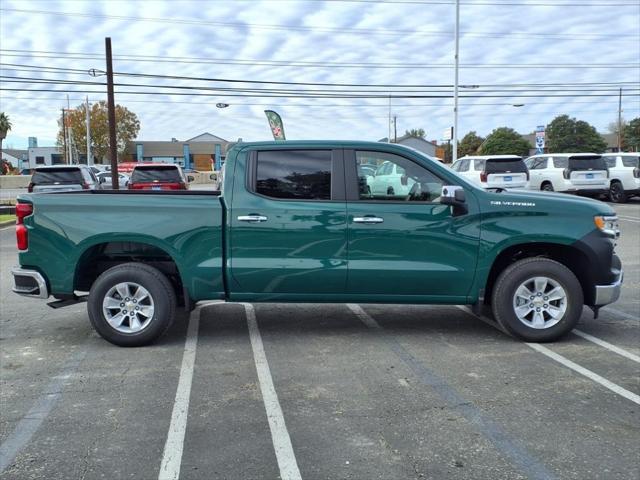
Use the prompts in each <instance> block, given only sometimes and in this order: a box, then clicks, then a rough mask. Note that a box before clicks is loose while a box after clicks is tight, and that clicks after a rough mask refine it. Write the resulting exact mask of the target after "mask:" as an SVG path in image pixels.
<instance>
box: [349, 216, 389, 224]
mask: <svg viewBox="0 0 640 480" xmlns="http://www.w3.org/2000/svg"><path fill="white" fill-rule="evenodd" d="M382 222H384V219H383V218H380V217H353V223H382Z"/></svg>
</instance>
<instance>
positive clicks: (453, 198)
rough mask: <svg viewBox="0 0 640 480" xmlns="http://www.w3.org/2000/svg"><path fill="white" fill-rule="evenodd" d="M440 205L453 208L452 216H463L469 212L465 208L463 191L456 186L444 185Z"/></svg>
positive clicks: (465, 202) (465, 201)
mask: <svg viewBox="0 0 640 480" xmlns="http://www.w3.org/2000/svg"><path fill="white" fill-rule="evenodd" d="M440 203H441V204H443V205H451V206H452V207H453V216H454V217H455V216H458V215H463V214H465V213H467V212H468V211H469V209H468V208H467V200H466V195H465V193H464V189H463V188H462V187H459V186H458V185H444V186H443V187H442V194H441V195H440Z"/></svg>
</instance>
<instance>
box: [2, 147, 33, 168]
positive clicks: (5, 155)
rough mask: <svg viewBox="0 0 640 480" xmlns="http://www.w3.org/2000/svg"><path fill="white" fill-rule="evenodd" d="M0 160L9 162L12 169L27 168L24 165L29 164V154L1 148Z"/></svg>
mask: <svg viewBox="0 0 640 480" xmlns="http://www.w3.org/2000/svg"><path fill="white" fill-rule="evenodd" d="M2 160H4V161H5V162H9V163H10V164H11V166H12V167H13V168H17V169H22V168H28V167H26V166H24V167H23V164H24V165H27V164H28V163H29V152H28V151H27V150H19V149H16V148H3V149H2Z"/></svg>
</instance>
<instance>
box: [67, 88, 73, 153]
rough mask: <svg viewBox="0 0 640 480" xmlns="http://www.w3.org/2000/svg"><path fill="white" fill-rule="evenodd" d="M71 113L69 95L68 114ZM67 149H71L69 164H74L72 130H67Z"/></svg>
mask: <svg viewBox="0 0 640 480" xmlns="http://www.w3.org/2000/svg"><path fill="white" fill-rule="evenodd" d="M70 112H71V103H70V102H69V95H67V114H69V113H70ZM67 137H68V138H67V148H68V149H69V156H68V157H67V158H68V162H67V163H68V164H69V165H72V164H73V150H72V146H71V128H67Z"/></svg>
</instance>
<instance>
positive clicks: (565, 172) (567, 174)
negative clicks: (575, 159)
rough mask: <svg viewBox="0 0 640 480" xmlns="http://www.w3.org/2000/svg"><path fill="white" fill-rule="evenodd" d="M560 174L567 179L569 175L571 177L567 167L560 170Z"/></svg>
mask: <svg viewBox="0 0 640 480" xmlns="http://www.w3.org/2000/svg"><path fill="white" fill-rule="evenodd" d="M562 176H563V177H564V178H566V179H567V180H568V179H569V177H571V172H570V171H569V169H568V168H565V169H564V170H563V171H562Z"/></svg>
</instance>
